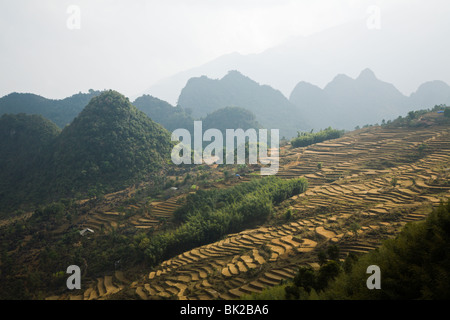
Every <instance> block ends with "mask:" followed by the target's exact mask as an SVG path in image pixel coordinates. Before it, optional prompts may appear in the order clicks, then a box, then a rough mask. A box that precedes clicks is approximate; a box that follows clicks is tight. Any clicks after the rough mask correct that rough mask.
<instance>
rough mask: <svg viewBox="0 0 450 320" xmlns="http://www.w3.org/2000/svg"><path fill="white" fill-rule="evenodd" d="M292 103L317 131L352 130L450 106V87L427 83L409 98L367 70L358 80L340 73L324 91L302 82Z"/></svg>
mask: <svg viewBox="0 0 450 320" xmlns="http://www.w3.org/2000/svg"><path fill="white" fill-rule="evenodd" d="M289 101H290V102H291V103H292V104H294V105H295V106H297V107H298V108H299V109H300V112H301V116H302V117H303V118H305V119H306V120H307V122H308V124H309V125H310V126H311V127H313V128H314V129H321V128H322V129H323V128H326V127H328V126H331V127H333V128H337V129H346V130H352V129H353V128H354V127H355V126H358V125H359V126H361V125H365V124H375V123H381V121H382V120H383V119H384V120H393V119H395V118H397V117H398V116H404V115H405V114H406V113H407V112H408V111H411V110H418V109H424V108H431V107H434V106H435V105H436V104H450V86H448V85H447V84H445V83H444V82H442V81H432V82H426V83H424V84H422V85H421V86H420V87H419V89H418V90H417V91H416V92H414V93H413V94H411V96H409V97H407V96H405V95H403V94H402V93H401V92H400V91H399V90H398V89H397V88H396V87H395V86H394V85H392V84H390V83H387V82H384V81H381V80H379V79H378V78H377V77H376V76H375V73H374V72H373V71H372V70H370V69H368V68H367V69H364V70H363V71H362V72H361V73H360V75H359V76H358V77H357V78H356V79H352V78H350V77H348V76H346V75H343V74H339V75H337V76H336V77H335V78H334V79H333V80H332V81H331V82H330V83H328V84H327V85H326V86H325V87H324V88H323V89H320V88H319V87H317V86H314V85H312V84H308V83H306V82H300V83H298V84H297V86H296V87H295V88H294V90H293V91H292V93H291V95H290V97H289Z"/></svg>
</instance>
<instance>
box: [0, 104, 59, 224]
mask: <svg viewBox="0 0 450 320" xmlns="http://www.w3.org/2000/svg"><path fill="white" fill-rule="evenodd" d="M60 132H61V130H60V129H59V128H58V127H57V126H56V125H55V124H54V123H53V122H51V121H50V120H47V119H45V118H43V117H42V116H40V115H26V114H23V113H22V114H17V115H3V116H2V117H1V118H0V155H1V156H0V168H1V170H0V199H1V202H0V212H1V211H2V209H5V208H8V207H14V206H17V205H19V204H20V203H22V202H23V201H24V199H27V198H28V197H29V191H30V190H29V188H26V187H25V186H26V185H28V184H29V183H33V181H34V180H35V179H36V178H38V177H39V176H40V175H41V174H42V172H41V171H40V170H39V169H40V168H41V167H42V166H43V165H44V164H45V163H43V161H42V159H43V158H44V155H45V154H46V153H47V152H48V150H49V148H50V145H51V144H52V143H53V141H54V140H55V139H56V137H57V136H58V134H59V133H60ZM0 216H1V214H0Z"/></svg>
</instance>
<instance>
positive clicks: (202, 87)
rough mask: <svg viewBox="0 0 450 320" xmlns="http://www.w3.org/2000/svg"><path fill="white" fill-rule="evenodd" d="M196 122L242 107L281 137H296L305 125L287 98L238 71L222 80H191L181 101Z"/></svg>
mask: <svg viewBox="0 0 450 320" xmlns="http://www.w3.org/2000/svg"><path fill="white" fill-rule="evenodd" d="M178 104H179V105H180V106H181V107H183V108H185V109H191V110H192V115H193V116H194V117H196V118H199V117H205V116H206V115H207V114H209V113H212V112H214V111H217V110H218V109H221V108H225V107H241V108H244V109H247V110H249V111H251V112H252V113H254V114H255V116H256V121H258V122H259V123H260V124H261V125H262V126H263V127H265V128H268V129H280V134H281V135H286V136H289V137H291V136H294V135H296V132H297V130H298V128H301V127H303V126H304V125H305V124H304V123H301V119H300V118H299V115H298V114H296V111H297V108H295V106H294V105H292V104H291V103H290V102H289V100H288V99H287V98H286V97H285V96H283V94H282V93H281V92H280V91H278V90H275V89H273V88H272V87H270V86H267V85H260V84H258V83H257V82H255V81H253V80H251V79H250V78H248V77H246V76H244V75H242V74H241V73H239V72H238V71H230V72H229V73H228V74H227V75H226V76H225V77H223V78H222V79H220V80H213V79H209V78H207V77H205V76H202V77H199V78H191V79H190V80H189V81H188V82H187V84H186V86H185V87H184V89H183V90H182V92H181V94H180V97H179V99H178Z"/></svg>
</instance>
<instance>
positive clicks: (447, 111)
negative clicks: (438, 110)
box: [444, 107, 450, 118]
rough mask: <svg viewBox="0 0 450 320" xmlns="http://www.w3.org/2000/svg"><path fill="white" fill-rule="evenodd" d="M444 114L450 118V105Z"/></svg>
mask: <svg viewBox="0 0 450 320" xmlns="http://www.w3.org/2000/svg"><path fill="white" fill-rule="evenodd" d="M444 116H445V117H446V118H450V107H446V108H445V110H444Z"/></svg>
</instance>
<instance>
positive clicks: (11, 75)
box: [0, 0, 449, 98]
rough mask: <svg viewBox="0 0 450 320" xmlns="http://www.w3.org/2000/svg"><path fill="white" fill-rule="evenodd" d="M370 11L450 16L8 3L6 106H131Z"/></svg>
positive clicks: (178, 1)
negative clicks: (223, 58)
mask: <svg viewBox="0 0 450 320" xmlns="http://www.w3.org/2000/svg"><path fill="white" fill-rule="evenodd" d="M371 5H376V6H379V7H380V8H382V10H383V12H385V13H394V14H398V15H399V16H402V13H403V12H407V14H408V15H409V16H410V19H416V18H417V17H421V19H420V21H418V23H432V21H433V19H434V18H435V17H434V16H433V15H432V14H429V15H427V16H424V15H423V14H422V12H423V11H424V10H426V11H427V12H430V10H431V8H434V9H433V10H434V11H433V12H439V10H440V8H442V6H445V7H446V9H448V8H449V4H448V1H443V0H429V1H423V0H396V1H393V0H384V1H383V0H371V1H356V0H345V1H336V0H321V1H318V0H305V1H300V0H297V1H294V0H150V1H144V0H95V1H94V0H85V1H77V0H71V1H64V0H15V1H12V0H10V1H9V0H8V1H7V0H2V1H1V2H0V30H1V31H0V57H1V59H0V96H3V95H6V94H8V93H10V92H13V91H16V92H31V93H36V94H40V95H42V96H45V97H48V98H62V97H65V96H69V95H72V94H74V93H77V92H79V91H82V92H86V91H87V90H88V89H90V88H93V89H97V90H102V89H110V88H111V89H115V90H118V91H120V92H121V93H123V94H125V95H129V96H132V95H135V94H137V93H140V92H142V91H144V90H145V89H146V88H148V87H149V86H150V85H152V84H153V83H155V82H157V81H158V80H160V79H162V78H165V77H167V76H170V75H172V74H174V73H177V72H179V71H182V70H185V69H189V68H192V67H195V66H198V65H201V64H203V63H205V62H207V61H210V60H212V59H214V58H216V57H218V56H220V55H223V54H226V53H231V52H239V53H242V54H249V53H257V52H261V51H263V50H265V49H267V48H270V47H273V46H275V45H277V44H281V43H282V42H283V41H284V40H286V39H289V38H290V37H292V36H297V35H305V36H306V35H310V34H313V33H315V32H318V31H320V30H323V29H326V28H329V27H332V26H336V25H340V24H342V23H345V22H349V21H353V20H358V19H363V18H364V17H366V16H367V10H368V8H369V7H370V6H371ZM73 6H75V7H73ZM73 8H75V11H73V10H72V9H73ZM78 9H79V12H78V11H77V10H78ZM78 13H79V16H78ZM78 18H79V19H78ZM403 18H404V17H403ZM447 18H449V17H447ZM399 20H401V19H399ZM78 26H79V28H78ZM300 80H303V79H299V81H300Z"/></svg>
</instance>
